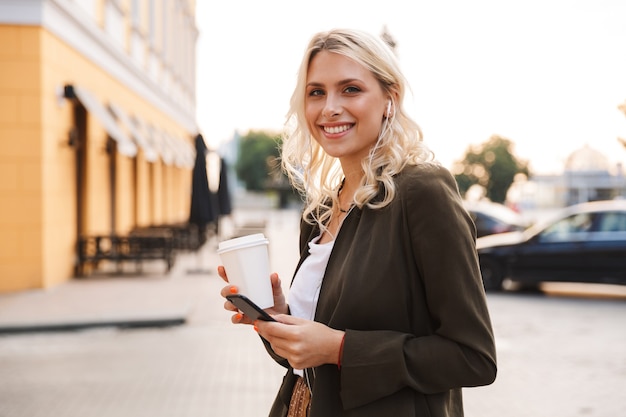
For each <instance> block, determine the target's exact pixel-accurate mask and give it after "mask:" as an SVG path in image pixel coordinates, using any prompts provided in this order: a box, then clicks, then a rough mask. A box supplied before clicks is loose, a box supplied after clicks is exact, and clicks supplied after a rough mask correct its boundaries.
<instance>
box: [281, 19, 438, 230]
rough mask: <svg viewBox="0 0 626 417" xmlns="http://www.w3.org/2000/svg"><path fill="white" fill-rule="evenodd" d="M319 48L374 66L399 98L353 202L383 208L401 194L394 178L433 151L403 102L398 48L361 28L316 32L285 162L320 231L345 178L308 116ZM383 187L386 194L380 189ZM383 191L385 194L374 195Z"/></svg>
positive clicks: (307, 215)
mask: <svg viewBox="0 0 626 417" xmlns="http://www.w3.org/2000/svg"><path fill="white" fill-rule="evenodd" d="M320 51H328V52H332V53H337V54H341V55H343V56H345V57H347V58H350V59H352V60H353V61H355V62H357V63H359V64H361V65H363V66H364V67H365V68H367V69H369V70H370V71H371V72H372V74H373V75H374V76H375V77H376V79H377V80H378V82H379V83H380V85H381V87H382V89H383V91H384V92H386V93H389V96H390V97H392V98H397V100H398V102H393V103H392V109H393V112H392V114H391V115H390V117H387V118H386V119H385V120H384V121H383V124H382V127H381V131H380V132H379V135H378V140H377V142H376V144H375V145H374V146H372V148H371V149H370V152H369V156H368V157H366V158H364V159H363V161H362V163H361V165H362V168H363V172H364V176H363V178H362V180H361V185H360V186H359V188H358V189H357V191H356V193H355V195H354V204H355V205H356V206H357V207H359V208H363V206H368V207H369V208H372V209H380V208H382V207H385V206H387V205H388V204H389V203H390V202H391V201H392V200H393V199H394V197H395V195H396V187H395V183H394V181H393V177H394V176H395V175H396V174H398V173H399V172H401V171H402V170H403V169H404V167H405V166H406V165H418V164H420V163H426V162H429V161H432V160H433V154H432V152H431V151H430V150H429V149H428V148H427V147H426V145H425V144H424V142H423V141H422V132H421V130H420V128H419V126H418V125H417V123H415V122H414V121H413V120H412V119H411V118H410V117H409V116H408V115H407V114H406V112H405V110H404V109H403V107H402V103H403V100H404V97H405V93H406V90H407V86H408V84H407V82H406V79H405V78H404V76H403V75H402V72H401V71H400V67H399V65H398V62H397V60H396V57H395V55H394V53H393V52H392V51H391V49H390V48H389V47H388V46H387V44H386V43H385V42H384V41H383V40H382V39H380V38H378V37H375V36H373V35H371V34H369V33H366V32H362V31H358V30H347V29H335V30H331V31H328V32H320V33H318V34H316V35H314V36H313V37H312V39H311V41H310V42H309V44H308V46H307V49H306V52H305V54H304V57H303V59H302V63H301V64H300V69H299V72H298V78H297V83H296V87H295V90H294V92H293V94H292V96H291V101H290V109H289V111H288V113H287V121H286V123H285V130H284V132H283V142H282V151H281V163H282V167H283V169H284V171H285V172H286V174H287V176H288V177H289V180H290V181H291V183H292V185H293V186H294V187H295V188H296V189H297V190H298V191H299V192H300V194H301V195H302V196H303V197H304V202H305V207H304V213H303V214H304V219H305V220H306V221H307V222H309V223H311V224H315V223H317V224H318V225H319V227H320V229H321V230H324V228H325V224H327V222H328V221H329V220H330V217H331V216H332V210H331V208H332V207H333V205H335V204H339V200H338V189H339V187H340V186H341V183H342V180H343V172H342V170H341V165H340V164H339V160H338V159H337V158H334V157H332V156H330V155H328V154H326V152H324V150H323V149H322V147H321V146H320V145H319V144H318V143H317V141H316V140H315V139H314V138H313V137H312V136H311V132H309V130H308V127H307V122H306V118H305V89H306V82H307V75H308V69H309V64H310V63H311V60H312V59H313V58H314V57H315V55H316V54H317V53H319V52H320ZM381 191H382V193H381ZM378 195H381V196H382V198H375V197H376V196H378Z"/></svg>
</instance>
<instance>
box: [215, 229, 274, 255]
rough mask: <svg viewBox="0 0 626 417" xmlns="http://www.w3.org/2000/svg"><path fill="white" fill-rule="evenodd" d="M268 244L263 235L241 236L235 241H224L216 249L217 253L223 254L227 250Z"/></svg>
mask: <svg viewBox="0 0 626 417" xmlns="http://www.w3.org/2000/svg"><path fill="white" fill-rule="evenodd" d="M268 243H269V241H268V240H267V238H266V237H265V235H264V234H263V233H255V234H253V235H248V236H241V237H237V238H235V239H230V240H225V241H223V242H220V243H219V245H218V247H217V251H218V253H219V252H224V251H227V250H231V249H236V248H241V247H246V246H252V245H258V244H264V245H267V244H268Z"/></svg>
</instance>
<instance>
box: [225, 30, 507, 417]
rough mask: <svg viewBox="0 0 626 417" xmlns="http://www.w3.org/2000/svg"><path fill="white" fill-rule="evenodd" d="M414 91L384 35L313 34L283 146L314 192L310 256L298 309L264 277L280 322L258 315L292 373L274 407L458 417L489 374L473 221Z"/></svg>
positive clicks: (296, 295)
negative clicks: (409, 110) (415, 115)
mask: <svg viewBox="0 0 626 417" xmlns="http://www.w3.org/2000/svg"><path fill="white" fill-rule="evenodd" d="M405 91H406V82H405V79H404V77H403V76H402V74H401V72H400V70H399V67H398V64H397V62H396V59H395V57H394V55H393V53H392V52H391V50H390V49H389V48H388V47H387V45H386V44H384V42H382V41H381V40H379V39H378V38H376V37H373V36H371V35H369V34H367V33H363V32H359V31H354V30H333V31H329V32H326V33H319V34H317V35H315V36H314V37H313V38H312V40H311V41H310V43H309V45H308V48H307V51H306V54H305V56H304V58H303V61H302V64H301V67H300V71H299V75H298V82H297V86H296V88H295V91H294V93H293V96H292V98H291V109H290V112H289V115H288V116H289V117H288V123H287V124H286V126H290V127H291V128H292V129H291V131H288V132H287V133H286V134H285V137H284V142H283V149H282V158H283V166H284V168H285V170H286V172H287V173H288V175H289V177H290V180H291V181H292V183H293V185H294V186H295V187H296V188H297V189H299V190H300V191H301V193H302V194H303V195H304V197H305V208H304V212H303V218H302V222H301V233H300V249H301V259H300V262H299V264H298V267H297V269H296V273H295V275H294V278H293V281H292V285H291V289H290V292H289V304H287V301H286V299H285V296H284V294H283V291H282V289H281V284H280V280H279V278H278V276H277V275H276V274H272V276H271V281H272V285H273V289H274V301H275V305H274V307H273V308H271V309H268V311H269V312H270V313H271V314H272V315H273V317H274V318H275V319H276V320H277V321H278V323H275V322H260V321H257V322H255V323H254V324H255V329H256V330H257V332H258V333H259V334H260V335H261V336H262V338H263V341H264V343H265V344H266V347H267V349H268V351H269V352H270V354H271V355H272V356H273V357H274V359H275V360H277V361H278V362H279V363H281V364H282V365H284V366H286V367H287V368H288V371H287V374H286V376H285V379H284V381H283V384H282V386H281V388H280V391H279V393H278V396H277V397H276V400H275V402H274V405H273V407H272V410H271V412H270V416H287V415H289V416H292V415H293V416H296V415H302V416H304V415H309V416H311V417H317V416H319V417H328V416H394V415H395V416H403V417H404V416H462V415H463V406H462V399H461V388H462V387H469V386H479V385H485V384H490V383H491V382H493V381H494V379H495V375H496V355H495V346H494V339H493V332H492V328H491V323H490V319H489V314H488V310H487V306H486V301H485V295H484V291H483V287H482V282H481V277H480V271H479V267H478V262H477V257H476V251H475V228H474V225H473V223H472V221H471V220H470V218H469V216H468V214H467V212H466V211H465V210H464V209H463V206H462V203H461V198H460V196H459V192H458V189H457V185H456V183H455V181H454V179H453V177H452V176H451V175H450V173H449V172H448V171H447V170H445V169H444V168H442V167H441V166H440V165H438V164H437V163H436V162H434V161H433V160H432V156H431V153H430V152H429V151H428V150H427V148H426V147H425V145H424V144H423V143H422V138H421V132H420V130H419V128H418V126H417V125H416V124H415V122H413V121H412V120H411V119H410V118H409V116H408V115H407V114H406V113H405V111H404V109H403V107H402V102H403V99H404V95H405ZM218 272H219V274H220V275H221V276H222V277H223V278H224V279H225V280H227V278H226V271H224V269H223V267H219V268H218ZM236 291H237V290H236V288H233V287H231V286H226V287H224V288H223V289H222V295H223V296H226V295H227V294H229V293H232V292H236ZM225 308H226V309H228V310H232V311H236V308H235V307H234V305H232V304H231V303H230V302H226V304H225ZM232 320H233V322H235V323H250V320H249V319H248V318H247V317H245V316H242V315H241V314H240V313H237V314H235V315H234V316H233V319H232Z"/></svg>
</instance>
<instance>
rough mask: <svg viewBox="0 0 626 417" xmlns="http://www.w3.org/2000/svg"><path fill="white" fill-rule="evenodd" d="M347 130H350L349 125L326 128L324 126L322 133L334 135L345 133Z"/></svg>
mask: <svg viewBox="0 0 626 417" xmlns="http://www.w3.org/2000/svg"><path fill="white" fill-rule="evenodd" d="M348 129H350V125H343V126H333V127H326V126H325V127H324V132H326V133H331V134H336V133H341V132H345V131H346V130H348Z"/></svg>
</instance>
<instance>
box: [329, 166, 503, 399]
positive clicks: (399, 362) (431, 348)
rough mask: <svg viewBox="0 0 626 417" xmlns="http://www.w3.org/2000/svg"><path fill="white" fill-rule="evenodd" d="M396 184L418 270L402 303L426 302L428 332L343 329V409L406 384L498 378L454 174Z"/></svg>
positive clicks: (470, 231)
mask: <svg viewBox="0 0 626 417" xmlns="http://www.w3.org/2000/svg"><path fill="white" fill-rule="evenodd" d="M398 188H399V194H398V198H400V200H401V204H402V209H401V211H402V212H403V213H404V214H403V215H404V216H405V223H406V227H407V230H408V238H407V239H406V241H405V242H404V245H405V246H410V248H409V250H406V253H408V254H410V256H411V257H412V258H413V262H414V263H415V270H416V271H417V275H418V276H417V277H407V279H416V280H419V281H421V282H420V286H419V287H420V289H421V290H420V291H421V293H420V294H419V295H418V294H415V295H408V296H409V297H413V298H412V299H410V300H408V301H407V303H425V304H426V310H425V311H427V314H428V316H429V317H428V318H427V322H428V323H429V325H428V327H429V329H428V331H427V332H424V333H425V334H420V335H416V334H411V333H407V332H401V331H397V330H373V331H370V330H365V331H363V330H350V329H348V330H347V331H346V338H345V344H344V351H343V352H344V353H343V360H342V368H341V376H340V378H341V398H342V402H343V405H344V407H345V408H352V407H356V406H360V405H363V404H365V403H369V402H371V401H374V400H376V399H379V398H382V397H385V396H388V395H391V394H393V393H394V392H397V391H399V390H401V389H403V388H406V387H410V388H411V389H413V390H415V391H417V392H420V393H423V394H436V393H443V392H446V391H449V390H451V389H455V388H460V387H467V386H479V385H487V384H490V383H492V382H493V381H494V379H495V375H496V355H495V344H494V337H493V332H492V327H491V322H490V318H489V313H488V309H487V305H486V298H485V293H484V290H483V286H482V279H481V275H480V269H479V266H478V260H477V255H476V249H475V230H474V225H473V223H472V221H471V219H470V218H469V216H468V215H467V212H466V211H465V209H464V208H463V206H462V201H461V198H460V196H459V192H458V188H457V185H456V182H455V180H454V178H453V177H452V176H451V175H450V173H449V172H448V171H447V170H445V169H444V168H442V167H430V168H427V169H422V170H417V171H416V172H413V173H411V175H410V178H408V179H405V180H403V181H402V182H401V184H400V185H399V187H398ZM389 291H393V288H390V289H389ZM403 296H404V295H403ZM399 298H400V299H401V298H402V297H399ZM413 320H414V321H420V320H421V321H424V318H420V317H415V318H414V319H413ZM364 381H366V382H364Z"/></svg>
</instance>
